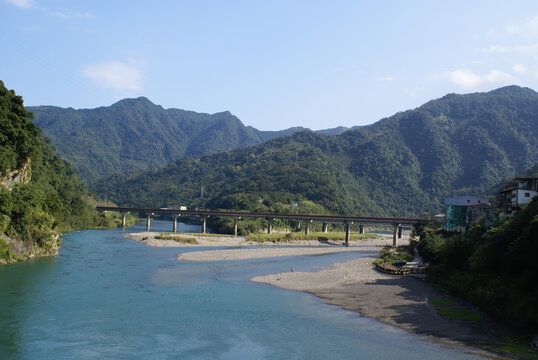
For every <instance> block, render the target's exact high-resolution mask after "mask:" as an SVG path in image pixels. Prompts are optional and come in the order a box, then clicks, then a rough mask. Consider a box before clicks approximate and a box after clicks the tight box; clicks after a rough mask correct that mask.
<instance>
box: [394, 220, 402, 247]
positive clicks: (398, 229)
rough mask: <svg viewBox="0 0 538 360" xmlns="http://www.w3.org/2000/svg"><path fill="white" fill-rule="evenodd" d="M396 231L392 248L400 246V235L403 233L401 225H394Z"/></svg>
mask: <svg viewBox="0 0 538 360" xmlns="http://www.w3.org/2000/svg"><path fill="white" fill-rule="evenodd" d="M393 226H394V231H393V233H392V247H397V246H398V238H399V237H398V236H397V235H398V233H399V232H400V231H401V230H400V229H401V225H400V224H394V225H393Z"/></svg>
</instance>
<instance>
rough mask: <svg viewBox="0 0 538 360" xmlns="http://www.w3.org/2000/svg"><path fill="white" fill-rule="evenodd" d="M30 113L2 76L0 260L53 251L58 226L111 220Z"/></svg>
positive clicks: (82, 225)
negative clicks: (100, 211)
mask: <svg viewBox="0 0 538 360" xmlns="http://www.w3.org/2000/svg"><path fill="white" fill-rule="evenodd" d="M31 116H32V114H31V113H29V112H27V111H26V110H25V108H24V106H23V101H22V98H21V97H20V96H17V95H16V94H15V92H14V91H13V90H8V89H6V87H5V86H4V83H3V82H1V81H0V263H5V262H11V261H16V260H20V259H24V258H29V257H33V256H37V255H54V254H56V253H57V251H58V247H59V243H60V240H59V235H60V233H61V232H62V231H66V230H73V229H80V228H86V227H96V226H102V225H112V224H109V223H108V221H107V219H105V218H103V217H102V216H101V215H99V214H98V213H97V212H96V211H95V207H93V208H92V206H90V205H89V204H88V200H89V196H88V194H87V191H86V188H85V187H84V186H83V185H82V184H81V183H80V182H79V181H78V180H77V178H76V177H75V175H74V173H73V171H72V170H71V168H70V167H69V164H68V163H66V162H65V161H64V160H62V159H61V158H59V157H58V156H57V155H56V154H55V153H54V150H53V148H52V146H51V145H50V144H49V143H48V142H47V141H43V140H42V139H41V137H40V131H39V129H38V128H37V127H36V126H35V125H34V124H33V123H32V122H31V121H30V119H29V118H30V117H31Z"/></svg>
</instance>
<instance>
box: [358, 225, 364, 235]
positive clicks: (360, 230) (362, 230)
mask: <svg viewBox="0 0 538 360" xmlns="http://www.w3.org/2000/svg"><path fill="white" fill-rule="evenodd" d="M359 234H364V225H362V224H361V225H359Z"/></svg>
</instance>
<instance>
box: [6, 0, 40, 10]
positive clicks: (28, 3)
mask: <svg viewBox="0 0 538 360" xmlns="http://www.w3.org/2000/svg"><path fill="white" fill-rule="evenodd" d="M3 1H4V2H6V3H8V4H12V5H15V6H17V7H19V8H21V9H29V8H32V7H34V6H35V5H36V3H35V1H34V0H3Z"/></svg>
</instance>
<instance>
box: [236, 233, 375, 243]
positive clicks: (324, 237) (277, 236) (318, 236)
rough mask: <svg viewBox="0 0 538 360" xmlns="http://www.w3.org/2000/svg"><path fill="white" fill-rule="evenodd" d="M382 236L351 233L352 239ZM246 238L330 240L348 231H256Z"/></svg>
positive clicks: (282, 240) (344, 236)
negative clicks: (284, 232) (308, 232)
mask: <svg viewBox="0 0 538 360" xmlns="http://www.w3.org/2000/svg"><path fill="white" fill-rule="evenodd" d="M378 237H380V235H377V234H351V236H350V240H352V241H353V240H365V239H375V238H378ZM245 239H246V240H247V241H254V242H260V243H262V242H268V241H270V242H275V243H276V242H289V241H297V240H317V241H329V240H342V241H343V240H345V239H346V233H345V232H330V233H324V232H312V233H310V234H308V235H307V234H305V233H304V232H293V233H286V234H282V233H274V234H263V233H255V234H248V235H247V236H245Z"/></svg>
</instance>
